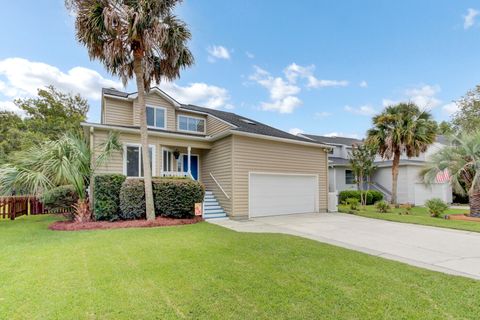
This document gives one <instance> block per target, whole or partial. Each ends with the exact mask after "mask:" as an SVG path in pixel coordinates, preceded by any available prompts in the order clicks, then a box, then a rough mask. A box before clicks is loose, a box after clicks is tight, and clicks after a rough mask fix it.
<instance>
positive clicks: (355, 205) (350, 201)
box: [345, 198, 360, 210]
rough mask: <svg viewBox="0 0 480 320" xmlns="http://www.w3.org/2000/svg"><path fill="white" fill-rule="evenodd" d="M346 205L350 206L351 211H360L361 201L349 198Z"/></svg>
mask: <svg viewBox="0 0 480 320" xmlns="http://www.w3.org/2000/svg"><path fill="white" fill-rule="evenodd" d="M345 203H346V204H347V205H349V206H350V210H358V205H359V203H360V201H359V200H358V199H357V198H348V199H347V200H345Z"/></svg>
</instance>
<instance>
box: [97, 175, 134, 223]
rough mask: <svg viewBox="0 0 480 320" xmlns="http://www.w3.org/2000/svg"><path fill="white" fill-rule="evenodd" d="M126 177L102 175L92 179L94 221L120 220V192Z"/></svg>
mask: <svg viewBox="0 0 480 320" xmlns="http://www.w3.org/2000/svg"><path fill="white" fill-rule="evenodd" d="M125 179H126V177H125V176H124V175H122V174H102V175H98V176H95V179H94V188H93V190H94V191H93V193H94V198H95V200H94V216H95V220H108V221H115V220H118V219H120V190H121V188H122V184H123V182H124V181H125Z"/></svg>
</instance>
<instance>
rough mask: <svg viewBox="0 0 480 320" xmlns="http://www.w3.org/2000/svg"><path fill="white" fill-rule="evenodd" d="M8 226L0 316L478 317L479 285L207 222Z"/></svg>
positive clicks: (36, 221)
mask: <svg viewBox="0 0 480 320" xmlns="http://www.w3.org/2000/svg"><path fill="white" fill-rule="evenodd" d="M58 219H59V218H58V217H56V216H48V215H46V216H32V217H20V218H19V219H18V220H15V221H0V242H1V243H3V246H2V250H0V270H2V272H1V273H0V319H178V318H181V319H292V318H296V319H314V318H317V319H318V318H322V319H475V318H478V314H480V305H479V303H478V301H479V299H480V281H476V280H473V279H468V278H463V277H458V276H451V275H446V274H443V273H438V272H433V271H429V270H424V269H420V268H416V267H413V266H409V265H406V264H402V263H399V262H395V261H390V260H385V259H382V258H379V257H374V256H370V255H367V254H363V253H359V252H355V251H351V250H347V249H343V248H339V247H335V246H332V245H327V244H323V243H320V242H316V241H312V240H308V239H303V238H299V237H294V236H289V235H281V234H251V233H239V232H235V231H232V230H228V229H225V228H221V227H219V226H216V225H212V224H209V223H205V222H200V223H197V224H192V225H185V226H178V227H164V228H143V229H135V228H131V229H115V230H98V231H89V232H54V231H51V230H49V229H48V225H50V224H51V223H52V222H54V221H57V220H58Z"/></svg>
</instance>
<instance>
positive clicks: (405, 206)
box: [400, 203, 413, 215]
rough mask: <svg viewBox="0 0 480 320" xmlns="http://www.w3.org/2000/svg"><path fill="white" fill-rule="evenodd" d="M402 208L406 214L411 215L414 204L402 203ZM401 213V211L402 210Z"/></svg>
mask: <svg viewBox="0 0 480 320" xmlns="http://www.w3.org/2000/svg"><path fill="white" fill-rule="evenodd" d="M400 208H402V209H403V210H404V211H403V213H404V214H406V215H409V214H410V213H412V208H413V206H412V204H411V203H405V204H402V205H401V206H400ZM400 213H401V212H400Z"/></svg>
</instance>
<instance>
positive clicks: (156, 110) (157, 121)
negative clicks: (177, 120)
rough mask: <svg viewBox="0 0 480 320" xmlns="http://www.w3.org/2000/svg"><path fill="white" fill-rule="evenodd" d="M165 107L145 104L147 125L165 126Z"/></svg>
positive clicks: (153, 126)
mask: <svg viewBox="0 0 480 320" xmlns="http://www.w3.org/2000/svg"><path fill="white" fill-rule="evenodd" d="M165 121H166V109H165V108H162V107H151V106H147V126H149V127H151V128H156V129H165V128H166V123H165Z"/></svg>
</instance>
